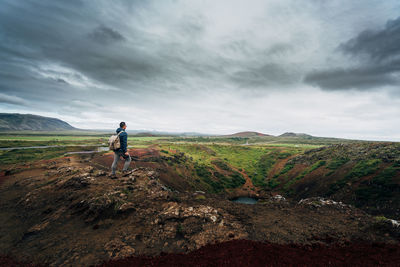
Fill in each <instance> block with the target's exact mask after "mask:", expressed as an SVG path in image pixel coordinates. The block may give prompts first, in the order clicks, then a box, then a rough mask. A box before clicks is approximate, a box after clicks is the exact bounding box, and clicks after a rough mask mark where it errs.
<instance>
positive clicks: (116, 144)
mask: <svg viewBox="0 0 400 267" xmlns="http://www.w3.org/2000/svg"><path fill="white" fill-rule="evenodd" d="M122 132H123V131H120V132H119V133H118V134H113V135H111V137H110V139H108V148H109V149H110V150H114V151H115V150H117V149H119V148H120V147H121V143H120V141H119V134H120V133H122Z"/></svg>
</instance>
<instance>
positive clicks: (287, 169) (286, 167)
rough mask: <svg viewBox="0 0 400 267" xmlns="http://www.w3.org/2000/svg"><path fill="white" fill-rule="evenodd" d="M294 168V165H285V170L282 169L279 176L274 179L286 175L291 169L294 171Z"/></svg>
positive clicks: (276, 175)
mask: <svg viewBox="0 0 400 267" xmlns="http://www.w3.org/2000/svg"><path fill="white" fill-rule="evenodd" d="M293 167H294V164H291V163H286V164H285V167H283V169H282V170H281V171H280V172H279V173H277V174H275V175H274V178H278V177H279V176H282V175H284V174H285V173H287V172H289V171H290V170H291V169H293Z"/></svg>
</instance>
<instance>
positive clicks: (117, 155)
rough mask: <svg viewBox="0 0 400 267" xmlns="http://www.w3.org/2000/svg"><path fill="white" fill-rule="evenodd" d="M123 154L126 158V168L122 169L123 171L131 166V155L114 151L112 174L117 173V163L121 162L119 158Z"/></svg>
mask: <svg viewBox="0 0 400 267" xmlns="http://www.w3.org/2000/svg"><path fill="white" fill-rule="evenodd" d="M121 156H122V157H123V158H124V159H125V163H124V168H123V169H122V170H123V171H126V170H127V169H128V167H129V164H131V157H130V156H126V155H124V153H123V152H114V162H113V163H112V165H111V172H112V174H115V171H116V170H117V165H118V162H119V159H120V157H121Z"/></svg>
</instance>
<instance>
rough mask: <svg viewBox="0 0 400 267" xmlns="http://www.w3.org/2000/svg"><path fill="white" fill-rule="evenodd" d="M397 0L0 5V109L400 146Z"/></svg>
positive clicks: (42, 0) (83, 123) (92, 123)
mask: <svg viewBox="0 0 400 267" xmlns="http://www.w3.org/2000/svg"><path fill="white" fill-rule="evenodd" d="M399 16H400V2H399V1H398V0H385V1H382V0H351V1H349V0H330V1H324V0H302V1H300V0H260V1H258V0H241V1H237V0H226V1H218V0H210V1H208V0H198V1H197V0H193V1H187V0H185V1H184V0H173V1H169V0H163V1H139V0H138V1H128V0H120V1H107V0H104V1H100V0H98V1H78V0H68V1H55V0H37V1H29V0H26V1H23V0H0V112H18V113H32V114H38V115H44V116H51V117H57V118H60V119H63V120H66V121H67V122H69V123H70V124H72V125H73V126H75V127H79V128H92V129H93V128H97V129H105V128H115V127H116V126H117V124H118V123H119V121H121V120H123V121H126V122H127V124H128V129H147V130H160V131H174V132H182V131H195V132H202V133H212V134H227V133H233V132H237V131H244V130H252V131H259V132H264V133H269V134H281V133H283V132H287V131H293V132H304V133H308V134H312V135H316V136H334V137H344V138H356V139H373V140H396V141H400V17H399Z"/></svg>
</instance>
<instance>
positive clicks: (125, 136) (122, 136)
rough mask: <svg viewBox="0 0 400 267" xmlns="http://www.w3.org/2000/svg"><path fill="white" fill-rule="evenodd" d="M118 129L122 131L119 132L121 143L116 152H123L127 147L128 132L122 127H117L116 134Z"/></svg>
mask: <svg viewBox="0 0 400 267" xmlns="http://www.w3.org/2000/svg"><path fill="white" fill-rule="evenodd" d="M120 131H122V133H120V134H119V142H120V143H121V147H120V148H119V149H117V152H122V153H125V152H126V151H127V149H128V134H127V133H126V132H125V130H124V129H122V128H118V129H117V131H116V132H117V134H118V133H119V132H120Z"/></svg>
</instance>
